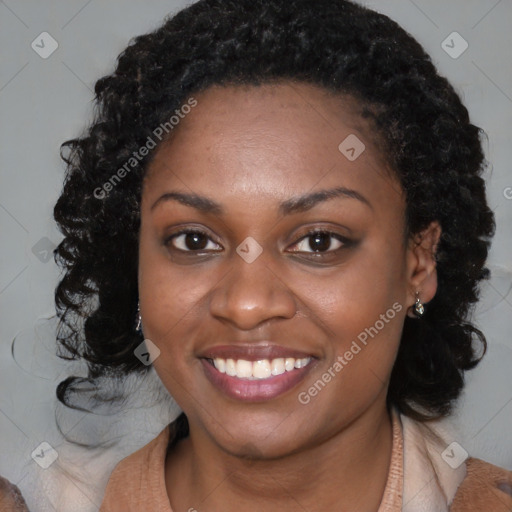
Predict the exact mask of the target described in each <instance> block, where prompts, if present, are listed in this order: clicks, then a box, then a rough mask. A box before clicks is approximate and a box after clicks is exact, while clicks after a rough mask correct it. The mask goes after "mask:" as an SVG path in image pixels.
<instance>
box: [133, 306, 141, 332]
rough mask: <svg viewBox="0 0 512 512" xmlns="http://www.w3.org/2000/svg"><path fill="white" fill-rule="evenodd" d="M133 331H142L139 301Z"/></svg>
mask: <svg viewBox="0 0 512 512" xmlns="http://www.w3.org/2000/svg"><path fill="white" fill-rule="evenodd" d="M135 331H137V332H138V333H142V317H141V316H140V303H139V302H137V321H136V323H135Z"/></svg>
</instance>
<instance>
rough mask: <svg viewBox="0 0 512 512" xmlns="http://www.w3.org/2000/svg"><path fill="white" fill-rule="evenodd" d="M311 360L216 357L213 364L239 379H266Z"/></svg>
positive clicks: (221, 370) (300, 366) (309, 358)
mask: <svg viewBox="0 0 512 512" xmlns="http://www.w3.org/2000/svg"><path fill="white" fill-rule="evenodd" d="M310 362H311V357H305V358H303V359H295V358H294V357H287V358H286V359H285V358H282V357H278V358H277V359H272V360H271V361H270V360H269V359H260V360H259V361H246V360H245V359H222V358H220V357H216V358H215V359H214V360H213V365H214V366H215V368H217V370H218V371H219V372H220V373H225V374H227V375H229V376H230V377H237V378H239V379H250V380H257V379H268V378H269V377H271V376H273V375H282V374H283V373H285V372H291V371H292V370H294V369H295V368H297V369H299V368H304V367H305V366H307V365H308V364H309V363H310Z"/></svg>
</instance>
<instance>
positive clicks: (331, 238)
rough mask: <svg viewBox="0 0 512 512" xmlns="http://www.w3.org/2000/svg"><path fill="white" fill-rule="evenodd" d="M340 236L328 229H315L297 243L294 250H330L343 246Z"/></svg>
mask: <svg viewBox="0 0 512 512" xmlns="http://www.w3.org/2000/svg"><path fill="white" fill-rule="evenodd" d="M340 238H341V237H340V236H339V235H336V234H335V233H329V232H327V231H315V232H312V233H310V234H308V235H307V236H305V237H304V238H302V239H301V240H299V242H297V243H296V244H295V246H294V247H295V249H294V252H330V251H335V250H337V249H339V248H340V247H342V246H343V245H344V243H343V242H342V241H341V240H340Z"/></svg>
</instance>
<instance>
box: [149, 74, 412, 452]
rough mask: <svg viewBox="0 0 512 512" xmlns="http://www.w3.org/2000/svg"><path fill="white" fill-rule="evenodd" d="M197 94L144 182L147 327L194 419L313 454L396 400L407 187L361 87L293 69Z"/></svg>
mask: <svg viewBox="0 0 512 512" xmlns="http://www.w3.org/2000/svg"><path fill="white" fill-rule="evenodd" d="M195 99H196V101H197V105H196V106H195V107H194V108H193V109H191V112H190V113H188V114H187V115H186V116H184V118H183V119H181V120H180V122H179V125H178V126H177V127H176V128H175V130H174V132H173V135H172V139H169V140H168V141H166V142H165V143H163V144H162V145H161V146H160V147H159V148H157V150H156V153H155V155H154V158H153V160H152V162H151V164H150V166H149V167H148V170H147V174H146V179H145V182H144V185H143V193H142V205H141V229H140V249H139V291H140V305H141V315H142V318H143V330H144V336H145V338H147V339H150V340H151V341H152V342H153V343H154V344H155V345H156V346H157V347H158V348H159V350H160V355H159V356H158V357H157V358H156V360H155V361H154V365H155V369H156V371H157V373H158V375H159V377H160V378H161V380H162V382H163V383H164V385H165V386H166V388H167V389H168V391H169V393H170V394H171V395H172V396H173V397H174V398H175V399H176V401H177V402H178V404H179V405H180V406H181V408H182V409H183V410H184V412H185V413H186V415H187V417H188V420H189V424H190V428H191V433H194V432H195V433H201V435H203V436H204V437H205V438H207V439H209V440H210V441H211V442H212V443H214V444H215V445H216V446H217V447H220V448H222V449H223V450H225V451H227V452H229V453H231V454H237V455H247V454H250V453H251V452H257V453H259V454H261V455H262V456H265V457H277V456H281V455H284V454H287V453H293V452H296V451H300V450H302V449H305V448H307V447H311V446H313V445H315V444H316V443H321V442H322V441H323V440H325V439H328V438H329V437H332V436H333V435H335V434H336V433H337V432H340V431H342V430H343V429H344V428H345V427H346V426H347V425H349V424H350V423H351V422H352V421H353V420H354V419H355V418H358V417H360V416H361V415H363V414H364V413H367V412H369V411H371V410H372V409H374V408H380V409H382V407H383V404H384V403H385V397H386V390H387V385H388V380H389V376H390V372H391V369H392V366H393V362H394V360H395V356H396V352H397V349H398V345H399V340H400V335H401V330H402V325H403V322H404V317H405V314H406V310H407V307H408V306H410V304H411V303H413V302H414V287H413V281H414V278H415V277H414V275H415V274H414V268H413V266H414V263H415V262H417V258H415V255H414V253H413V252H412V250H411V249H410V248H409V247H408V245H407V243H406V242H405V241H404V235H403V233H404V212H405V199H404V195H403V193H402V191H401V188H400V186H399V184H398V182H397V181H396V179H395V178H393V174H392V173H391V172H390V171H389V169H387V167H386V163H385V161H384V158H383V155H382V154H381V152H380V151H379V149H378V147H377V145H376V140H377V139H376V135H375V132H374V131H373V130H372V128H371V126H370V125H368V124H366V122H365V121H364V120H363V119H362V117H361V116H360V115H359V112H358V105H357V103H356V102H355V101H353V100H350V99H349V98H343V97H339V96H337V97H336V96H333V95H329V94H328V93H327V92H326V91H324V90H323V89H321V88H317V87H315V86H312V85H306V84H302V85H299V84H284V83H283V84H280V85H263V86H259V87H255V86H253V87H249V86H247V87H241V86H236V87H235V86H233V87H212V88H210V89H208V90H206V91H204V92H202V93H201V94H198V95H196V96H195ZM354 136H355V137H357V139H356V138H354ZM347 137H350V138H349V139H348V140H347V141H346V142H345V143H343V144H342V145H341V149H340V148H339V146H340V143H342V141H345V139H347ZM361 143H363V144H364V150H363V151H362V152H361V149H362V148H363V146H362V144H361ZM351 148H353V150H352V149H351ZM359 153H360V154H359ZM198 435H199V434H198Z"/></svg>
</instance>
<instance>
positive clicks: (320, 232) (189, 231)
mask: <svg viewBox="0 0 512 512" xmlns="http://www.w3.org/2000/svg"><path fill="white" fill-rule="evenodd" d="M194 234H198V235H202V236H204V237H206V238H207V239H208V240H209V241H213V240H212V239H211V237H210V236H209V235H208V233H206V232H205V231H203V230H201V229H198V228H194V229H183V230H181V231H178V232H177V233H174V234H172V235H171V236H169V237H167V238H166V239H165V241H164V245H165V246H166V247H169V246H172V241H173V240H175V239H176V238H178V237H180V236H182V235H194ZM314 235H328V236H329V237H330V238H331V239H335V240H337V241H338V242H340V243H341V244H342V245H341V246H340V247H338V248H336V249H331V250H327V251H292V252H295V253H299V254H310V255H314V257H315V258H319V257H322V256H323V255H328V256H332V255H333V254H334V253H336V252H337V251H340V250H342V249H347V248H349V247H352V246H354V245H355V241H354V240H350V239H348V238H346V237H344V236H342V235H340V234H338V233H335V232H332V231H328V230H325V229H319V228H313V229H310V230H308V231H307V232H306V233H304V234H303V235H302V236H301V237H300V238H299V239H298V240H297V241H296V242H294V243H293V244H292V246H296V245H298V244H299V243H301V242H302V241H305V240H307V239H308V238H311V237H312V236H314ZM213 242H214V243H216V244H217V242H215V241H213ZM331 242H332V240H331ZM217 245H220V244H217ZM171 250H175V251H178V252H181V253H185V254H186V253H190V255H193V254H194V253H195V255H198V254H200V253H203V254H204V252H203V251H208V252H211V251H212V250H211V249H199V250H191V249H188V250H185V249H179V248H176V247H171ZM213 252H220V251H218V250H213Z"/></svg>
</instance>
